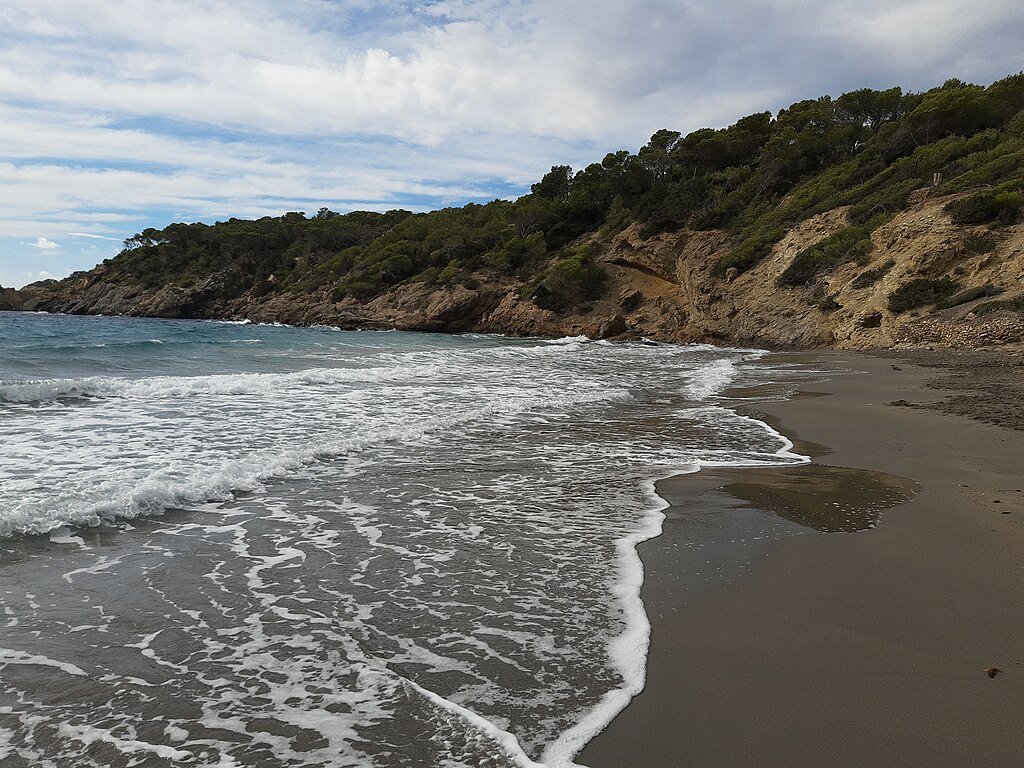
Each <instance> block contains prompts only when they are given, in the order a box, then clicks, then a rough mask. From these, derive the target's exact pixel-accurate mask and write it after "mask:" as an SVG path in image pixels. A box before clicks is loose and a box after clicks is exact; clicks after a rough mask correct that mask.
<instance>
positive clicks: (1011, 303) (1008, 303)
mask: <svg viewBox="0 0 1024 768" xmlns="http://www.w3.org/2000/svg"><path fill="white" fill-rule="evenodd" d="M1001 309H1007V310H1010V311H1011V312H1024V296H1017V297H1015V298H1013V299H1003V300H1002V301H986V302H985V303H984V304H979V305H978V306H976V307H975V308H974V314H976V315H987V314H989V313H990V312H998V311H999V310H1001Z"/></svg>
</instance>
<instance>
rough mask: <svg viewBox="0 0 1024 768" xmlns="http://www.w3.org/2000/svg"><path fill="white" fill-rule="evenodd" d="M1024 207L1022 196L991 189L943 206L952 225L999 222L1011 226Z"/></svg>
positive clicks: (1023, 195) (1012, 192)
mask: <svg viewBox="0 0 1024 768" xmlns="http://www.w3.org/2000/svg"><path fill="white" fill-rule="evenodd" d="M1022 207H1024V194H1021V193H1020V192H1019V191H1016V190H1010V189H998V188H997V189H992V190H986V191H984V192H977V193H975V194H973V195H969V196H968V197H962V198H960V199H959V200H953V201H951V202H949V203H946V205H945V206H943V210H944V211H945V212H946V213H948V214H949V217H950V219H952V220H953V223H954V224H987V223H988V222H990V221H1000V222H1002V223H1004V224H1012V223H1013V222H1015V221H1016V220H1017V218H1018V217H1019V216H1020V209H1021V208H1022Z"/></svg>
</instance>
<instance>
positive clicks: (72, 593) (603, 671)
mask: <svg viewBox="0 0 1024 768" xmlns="http://www.w3.org/2000/svg"><path fill="white" fill-rule="evenodd" d="M762 355H763V353H760V352H757V351H754V350H735V349H717V348H712V347H706V346H669V345H658V344H649V343H627V344H609V343H604V342H593V341H589V340H586V339H582V338H579V339H559V340H538V339H509V338H502V337H490V336H476V335H463V336H442V335H432V334H406V333H379V332H340V331H337V330H333V329H296V328H285V327H273V326H255V325H244V324H235V323H220V322H201V321H176V320H148V319H118V318H102V317H100V318H86V317H61V316H49V315H32V314H14V313H0V597H2V603H0V764H2V765H3V766H4V768H8V767H11V768H18V767H20V766H52V767H53V768H77V766H102V767H103V768H114V767H120V766H145V767H146V768H150V767H154V768H159V767H160V766H168V767H169V766H179V765H186V766H188V765H195V766H219V767H220V768H241V767H242V766H260V767H261V768H272V767H276V766H320V767H324V768H327V767H329V768H340V767H341V766H367V767H378V766H379V767H382V768H386V767H391V766H395V767H398V766H401V767H402V768H418V767H420V766H422V767H424V768H427V767H430V768H433V767H435V766H444V767H445V768H456V767H458V766H474V767H475V766H531V765H538V764H540V765H544V766H551V767H552V768H554V767H557V766H570V765H573V764H574V763H573V758H574V756H575V755H576V753H577V752H578V751H579V750H580V748H581V747H582V746H583V745H584V744H585V743H586V742H587V741H588V740H589V739H590V738H591V737H592V736H593V735H595V734H596V733H597V732H599V731H600V730H601V728H603V727H604V725H606V724H607V723H608V722H609V721H610V720H611V719H612V718H613V717H614V715H615V714H616V713H617V712H618V711H620V710H621V709H622V707H623V706H625V705H626V704H627V703H628V701H629V699H630V698H631V697H632V696H633V695H635V694H636V693H637V692H638V691H639V690H640V689H641V688H642V687H643V682H644V660H645V655H646V650H647V642H648V634H649V625H648V623H647V618H646V615H645V613H644V607H643V604H642V603H641V601H640V598H639V590H640V585H641V583H642V579H643V571H642V566H641V563H640V560H639V558H638V556H637V554H636V545H637V544H638V543H639V542H641V541H643V540H645V539H648V538H650V537H652V536H655V535H657V533H658V532H659V530H660V526H661V520H662V517H663V515H662V513H661V511H660V510H661V508H662V507H663V506H664V503H663V502H662V501H661V500H660V499H659V498H658V497H657V496H656V495H655V494H654V481H655V480H657V479H659V478H662V477H665V476H668V475H670V474H673V473H678V472H692V471H697V470H698V469H699V468H701V467H702V466H742V465H774V464H786V463H794V464H795V463H801V462H803V461H805V459H804V457H801V456H798V455H796V454H794V453H792V452H791V450H790V449H791V448H792V445H791V444H790V443H789V441H787V440H786V439H785V438H784V437H782V436H781V435H779V434H778V433H776V432H775V431H773V430H772V429H770V428H769V427H767V426H766V425H765V424H762V423H761V422H758V421H755V420H753V419H750V418H745V417H743V416H740V415H738V414H737V413H735V412H734V411H733V410H732V409H731V408H730V407H729V405H730V402H731V401H729V400H727V399H723V397H722V393H723V390H725V389H726V388H727V387H731V386H748V385H755V384H760V383H764V382H770V381H785V380H787V377H792V376H794V375H795V374H794V371H793V370H790V369H786V368H777V367H776V368H773V367H771V366H769V365H767V364H765V363H764V362H763V361H761V357H762Z"/></svg>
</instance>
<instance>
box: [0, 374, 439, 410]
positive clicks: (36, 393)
mask: <svg viewBox="0 0 1024 768" xmlns="http://www.w3.org/2000/svg"><path fill="white" fill-rule="evenodd" d="M434 372H436V366H431V365H420V366H409V367H405V368H395V367H390V366H388V367H372V368H309V369H306V370H302V371H294V372H291V373H237V374H236V373H228V374H215V375H211V376H152V377H149V378H146V379H124V378H108V377H105V376H88V377H86V378H82V379H46V380H42V381H27V382H16V383H0V402H5V403H45V402H52V401H55V400H74V399H95V398H123V399H134V400H154V399H158V398H170V397H190V396H198V395H258V394H275V393H277V392H281V391H282V390H285V389H290V388H293V387H299V386H309V385H324V384H341V383H348V382H377V381H391V380H399V379H408V378H411V377H413V376H427V375H430V374H432V373H434Z"/></svg>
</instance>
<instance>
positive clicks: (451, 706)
mask: <svg viewBox="0 0 1024 768" xmlns="http://www.w3.org/2000/svg"><path fill="white" fill-rule="evenodd" d="M381 674H384V673H381ZM391 674H393V675H395V677H397V678H398V679H399V680H400V681H401V683H402V685H403V686H405V687H407V688H411V689H412V690H414V691H416V693H418V694H420V695H421V696H423V697H424V698H425V699H427V700H428V701H430V702H431V703H433V704H436V705H437V706H439V707H441V708H442V709H446V710H448V711H449V712H453V713H454V714H456V715H458V716H459V717H461V718H462V719H463V720H465V721H466V722H467V723H469V724H470V725H472V726H473V727H474V728H477V729H479V730H480V731H483V732H484V733H485V734H486V735H487V736H490V737H491V738H492V739H494V740H495V741H496V742H498V743H499V744H500V745H501V747H502V749H504V750H505V752H507V753H508V756H509V757H511V758H512V759H513V760H515V761H516V763H517V764H518V765H520V766H522V768H547V766H545V765H544V764H543V763H537V762H534V761H533V760H531V759H530V758H529V756H527V754H526V753H525V752H524V751H523V748H522V746H520V744H519V740H518V739H517V738H516V737H515V736H513V735H512V734H511V733H509V732H508V731H505V730H502V729H501V728H499V727H498V726H496V725H495V724H494V723H492V722H491V721H490V720H488V719H487V718H485V717H481V716H480V715H478V714H477V713H476V712H473V711H471V710H469V709H466V708H465V707H463V706H460V705H458V704H456V703H455V702H454V701H449V700H448V699H446V698H445V697H444V696H439V695H438V694H436V693H434V692H433V691H428V690H427V689H426V688H424V687H423V686H421V685H417V684H416V683H414V682H413V681H412V680H409V679H408V678H405V677H402V676H401V675H399V674H397V673H395V672H392V673H391Z"/></svg>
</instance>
